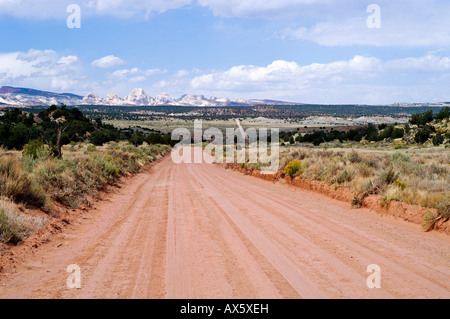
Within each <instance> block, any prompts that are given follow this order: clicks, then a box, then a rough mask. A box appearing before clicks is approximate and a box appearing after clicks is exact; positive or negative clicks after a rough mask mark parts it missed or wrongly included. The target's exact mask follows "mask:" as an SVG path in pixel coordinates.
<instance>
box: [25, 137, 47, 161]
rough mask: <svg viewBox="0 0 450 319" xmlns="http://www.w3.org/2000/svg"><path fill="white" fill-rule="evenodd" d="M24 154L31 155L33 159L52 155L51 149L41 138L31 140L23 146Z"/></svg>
mask: <svg viewBox="0 0 450 319" xmlns="http://www.w3.org/2000/svg"><path fill="white" fill-rule="evenodd" d="M22 155H23V156H28V157H31V158H32V159H38V158H46V157H49V156H50V150H49V149H48V147H47V146H45V145H44V142H43V141H42V140H41V139H36V140H32V141H30V142H29V143H28V144H26V145H25V146H24V147H23V151H22Z"/></svg>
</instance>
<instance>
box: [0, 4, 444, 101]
mask: <svg viewBox="0 0 450 319" xmlns="http://www.w3.org/2000/svg"><path fill="white" fill-rule="evenodd" d="M73 5H75V6H73ZM74 8H75V10H74ZM78 9H79V11H78ZM78 13H79V14H78ZM449 16H450V1H448V0H428V1H423V0H401V1H400V0H390V1H387V0H369V1H365V0H340V1H333V0H128V1H126V0H80V1H76V0H58V1H54V0H53V1H50V0H0V86H3V85H5V86H15V87H26V88H34V89H39V90H46V91H52V92H59V93H64V92H69V93H75V94H79V95H83V96H84V95H86V94H87V93H89V92H93V93H95V94H97V95H99V96H100V97H105V96H106V95H107V94H109V93H114V94H117V95H119V96H121V97H125V96H126V95H128V94H129V92H130V91H131V90H132V89H133V88H143V89H144V91H145V92H146V93H147V94H148V95H151V96H156V95H157V94H159V93H168V94H170V95H171V96H172V97H174V98H178V97H180V96H181V95H183V94H192V95H194V94H198V95H200V94H202V95H205V96H206V97H210V96H216V97H222V98H230V99H235V98H245V99H249V98H257V99H277V100H284V101H291V102H299V103H324V104H325V103H326V104H343V103H351V104H391V103H401V102H442V101H450V19H449V18H448V17H449ZM78 23H79V24H78Z"/></svg>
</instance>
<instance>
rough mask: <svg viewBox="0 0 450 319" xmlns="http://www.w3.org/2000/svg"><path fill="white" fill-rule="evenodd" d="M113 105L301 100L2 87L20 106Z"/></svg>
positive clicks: (6, 98) (1, 95)
mask: <svg viewBox="0 0 450 319" xmlns="http://www.w3.org/2000/svg"><path fill="white" fill-rule="evenodd" d="M61 103H64V104H66V105H70V106H75V105H110V106H122V105H123V106H164V105H173V106H195V107H217V106H254V105H257V104H276V105H299V104H301V103H291V102H285V101H276V100H264V99H263V100H258V99H251V100H245V99H234V100H230V99H227V98H217V97H214V96H213V97H210V98H206V97H205V96H203V95H189V94H184V95H182V96H181V97H180V98H178V99H174V98H172V97H171V96H170V95H168V94H166V93H161V94H158V95H157V96H156V97H151V96H149V95H147V94H146V93H145V92H144V90H143V89H141V88H136V89H133V90H132V91H131V92H130V94H129V95H127V96H126V97H125V98H121V97H120V96H118V95H117V94H112V93H111V94H108V95H107V96H106V97H105V98H101V97H99V96H97V95H95V94H94V93H92V92H90V93H88V94H87V95H86V96H84V97H83V96H80V95H76V94H71V93H53V92H47V91H40V90H34V89H28V88H16V87H11V86H3V87H1V88H0V104H1V105H11V106H17V107H26V106H38V105H42V106H49V105H52V104H55V105H59V104H61Z"/></svg>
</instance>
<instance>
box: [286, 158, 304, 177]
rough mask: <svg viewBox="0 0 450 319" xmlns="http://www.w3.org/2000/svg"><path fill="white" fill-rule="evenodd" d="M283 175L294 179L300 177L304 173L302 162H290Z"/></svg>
mask: <svg viewBox="0 0 450 319" xmlns="http://www.w3.org/2000/svg"><path fill="white" fill-rule="evenodd" d="M283 173H284V174H285V175H287V176H290V177H293V176H294V175H300V174H302V173H303V168H302V161H300V160H294V161H291V162H289V164H288V165H286V167H285V168H284V171H283Z"/></svg>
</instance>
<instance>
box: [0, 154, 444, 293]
mask: <svg viewBox="0 0 450 319" xmlns="http://www.w3.org/2000/svg"><path fill="white" fill-rule="evenodd" d="M86 216H87V219H85V220H81V221H80V222H79V224H78V225H72V226H70V227H69V228H68V229H67V230H66V231H65V232H64V233H63V234H60V235H58V236H57V237H56V238H52V240H51V241H50V242H49V243H48V244H46V245H44V246H42V247H40V248H39V249H38V250H36V252H35V253H34V254H33V255H32V256H30V257H29V258H28V259H27V261H26V262H23V263H21V264H19V265H18V266H17V267H16V268H15V270H14V272H13V273H8V274H2V277H1V279H0V297H1V298H450V237H449V236H448V235H445V234H440V233H433V232H431V233H423V232H422V231H421V229H420V227H419V226H417V225H413V224H409V223H407V222H404V221H401V220H397V219H394V218H393V217H387V216H386V217H383V216H379V215H377V214H376V213H373V212H370V211H368V210H365V209H359V210H354V209H351V208H350V204H346V203H343V202H339V201H336V200H332V199H329V198H328V197H325V196H323V195H319V194H316V193H312V192H308V191H304V190H301V189H297V188H293V187H290V186H287V185H282V184H275V183H271V182H267V181H263V180H260V179H257V178H252V177H249V176H244V175H242V174H241V173H238V172H234V171H231V170H225V169H224V168H222V167H220V166H217V165H208V164H189V165H187V164H181V165H175V164H173V163H172V161H171V159H170V157H168V158H166V159H164V160H162V161H161V162H160V163H158V164H156V165H155V166H153V167H152V168H151V169H150V171H149V172H147V173H143V174H140V175H137V176H136V177H134V178H132V179H130V180H128V181H127V182H126V184H125V185H124V186H123V187H122V188H121V189H120V191H119V193H118V194H113V195H111V196H110V198H109V199H108V201H103V202H100V203H98V207H97V210H95V211H91V212H89V213H86ZM71 264H77V265H79V266H80V268H81V289H68V287H67V285H66V280H67V278H68V277H69V275H70V274H69V273H67V271H66V269H67V266H69V265H71ZM371 264H376V265H379V266H380V267H381V288H380V289H376V288H375V289H369V288H368V287H367V284H366V280H367V278H368V276H369V275H370V273H368V272H367V267H368V266H369V265H371Z"/></svg>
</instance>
